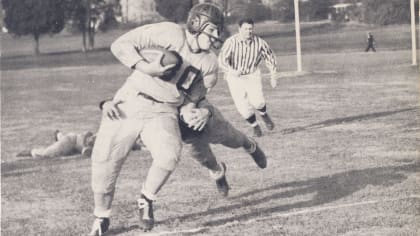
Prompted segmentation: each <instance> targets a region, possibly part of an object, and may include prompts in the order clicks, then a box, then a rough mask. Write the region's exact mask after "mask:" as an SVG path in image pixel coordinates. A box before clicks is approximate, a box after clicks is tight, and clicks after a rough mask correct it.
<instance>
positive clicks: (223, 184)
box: [184, 135, 229, 196]
mask: <svg viewBox="0 0 420 236" xmlns="http://www.w3.org/2000/svg"><path fill="white" fill-rule="evenodd" d="M184 151H185V153H187V154H189V155H191V157H192V158H193V159H194V160H196V161H197V162H198V163H200V165H201V166H204V167H205V168H207V169H208V170H209V173H210V177H211V178H212V179H213V180H214V181H216V186H217V190H218V191H219V193H220V194H221V195H222V196H227V195H228V193H229V184H228V183H227V180H226V165H225V164H224V163H223V162H221V163H218V162H217V160H216V156H215V155H214V153H213V151H212V150H211V147H210V144H209V141H208V140H207V138H206V135H200V136H197V137H195V138H192V139H190V140H189V143H188V144H185V145H184Z"/></svg>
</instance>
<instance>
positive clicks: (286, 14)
mask: <svg viewBox="0 0 420 236" xmlns="http://www.w3.org/2000/svg"><path fill="white" fill-rule="evenodd" d="M273 9H275V10H274V12H273V17H274V18H275V19H277V20H278V21H281V22H292V21H294V20H295V10H294V9H295V7H294V2H293V0H276V2H275V3H274V7H273Z"/></svg>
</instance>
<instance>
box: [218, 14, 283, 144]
mask: <svg viewBox="0 0 420 236" xmlns="http://www.w3.org/2000/svg"><path fill="white" fill-rule="evenodd" d="M261 59H264V60H265V63H266V66H267V67H268V69H269V70H270V73H271V80H270V83H271V86H272V87H273V88H275V87H276V86H277V78H276V77H275V74H276V63H277V62H276V57H275V55H274V53H273V51H272V50H271V48H270V47H269V45H268V44H267V42H266V41H264V40H263V39H262V38H260V37H258V36H256V35H254V21H253V20H252V19H249V18H248V19H242V20H240V21H239V32H238V33H237V34H235V35H232V36H231V37H229V38H228V39H227V40H226V42H225V43H224V45H223V47H222V49H221V52H220V55H219V64H220V67H221V68H222V69H224V70H225V76H226V80H227V83H228V86H229V90H230V94H231V96H232V99H233V101H234V103H235V106H236V109H237V110H238V111H239V113H240V114H241V115H242V117H243V118H244V119H245V120H246V121H247V122H248V123H249V124H250V125H251V126H252V127H253V131H254V136H256V137H260V136H262V131H261V127H260V126H259V124H258V122H257V119H256V115H255V111H254V110H257V111H258V113H259V114H260V115H261V118H262V120H263V121H264V123H265V125H266V127H267V129H268V130H272V129H274V123H273V121H272V120H271V118H270V116H269V115H268V113H267V106H266V102H265V99H264V94H263V89H262V81H261V71H260V69H259V68H258V66H259V64H260V62H261Z"/></svg>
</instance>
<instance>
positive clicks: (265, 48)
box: [260, 39, 277, 88]
mask: <svg viewBox="0 0 420 236" xmlns="http://www.w3.org/2000/svg"><path fill="white" fill-rule="evenodd" d="M260 40H261V42H262V46H261V55H262V57H263V58H264V61H265V64H266V65H267V68H268V69H269V70H270V75H271V76H270V78H271V79H270V84H271V87H273V88H275V87H277V76H276V73H277V60H276V55H275V54H274V52H273V50H271V48H270V46H269V45H268V43H267V42H266V41H264V40H263V39H260Z"/></svg>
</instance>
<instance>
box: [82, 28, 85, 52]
mask: <svg viewBox="0 0 420 236" xmlns="http://www.w3.org/2000/svg"><path fill="white" fill-rule="evenodd" d="M82 51H83V52H86V27H84V26H83V28H82Z"/></svg>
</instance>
